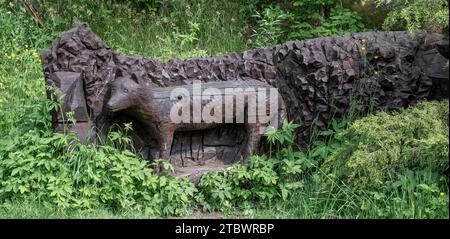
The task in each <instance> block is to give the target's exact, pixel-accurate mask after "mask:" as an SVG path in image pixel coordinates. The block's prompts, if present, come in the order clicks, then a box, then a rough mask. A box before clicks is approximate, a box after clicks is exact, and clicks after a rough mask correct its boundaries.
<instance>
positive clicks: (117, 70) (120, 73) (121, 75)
mask: <svg viewBox="0 0 450 239" xmlns="http://www.w3.org/2000/svg"><path fill="white" fill-rule="evenodd" d="M124 75H125V72H124V71H123V70H122V69H121V68H117V69H116V78H117V77H123V76H124Z"/></svg>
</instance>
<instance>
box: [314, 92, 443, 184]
mask: <svg viewBox="0 0 450 239" xmlns="http://www.w3.org/2000/svg"><path fill="white" fill-rule="evenodd" d="M448 107H449V105H448V101H443V102H421V103H419V104H418V105H417V106H415V107H410V108H408V109H405V110H401V111H400V112H395V113H392V114H389V113H386V112H379V113H376V114H375V115H372V116H369V117H365V118H363V119H360V120H357V121H355V122H354V123H352V124H351V125H350V127H349V128H348V129H346V130H345V131H343V132H342V133H341V134H342V136H343V138H345V139H346V141H345V144H344V146H342V147H340V148H339V149H337V150H336V151H335V152H334V153H333V154H332V156H331V157H330V158H329V159H328V160H327V161H326V162H325V163H324V165H323V166H322V168H323V169H324V170H327V171H329V172H333V173H334V174H335V175H336V176H337V177H339V178H340V179H341V180H343V181H345V182H346V183H348V184H349V185H351V186H352V187H355V188H359V189H367V188H372V189H373V188H376V187H378V186H380V185H383V183H384V182H386V181H389V180H395V179H397V177H398V176H399V175H403V174H404V173H405V172H406V170H413V171H417V170H425V169H429V170H431V171H432V172H435V173H437V174H439V175H442V176H444V175H446V176H447V178H448V150H449V146H448V145H449V134H448V131H449V128H448Z"/></svg>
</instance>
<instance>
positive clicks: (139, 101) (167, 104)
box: [107, 73, 285, 164]
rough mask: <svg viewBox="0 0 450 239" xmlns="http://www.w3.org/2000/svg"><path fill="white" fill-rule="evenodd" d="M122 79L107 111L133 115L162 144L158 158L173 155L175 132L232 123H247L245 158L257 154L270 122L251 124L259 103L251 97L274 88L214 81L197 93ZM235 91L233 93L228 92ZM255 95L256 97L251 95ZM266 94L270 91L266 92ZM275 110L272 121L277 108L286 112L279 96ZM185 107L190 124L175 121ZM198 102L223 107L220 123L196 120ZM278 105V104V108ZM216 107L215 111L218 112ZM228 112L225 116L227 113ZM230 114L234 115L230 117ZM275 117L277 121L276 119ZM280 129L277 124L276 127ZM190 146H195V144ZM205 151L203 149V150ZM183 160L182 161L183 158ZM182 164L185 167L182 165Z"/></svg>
mask: <svg viewBox="0 0 450 239" xmlns="http://www.w3.org/2000/svg"><path fill="white" fill-rule="evenodd" d="M117 75H119V76H120V77H118V78H116V79H115V80H114V81H113V82H112V92H111V97H110V99H109V101H108V103H107V108H108V110H110V111H111V112H125V113H126V114H128V115H131V116H132V117H133V118H135V119H137V120H138V121H140V122H141V123H142V124H143V125H144V127H145V130H146V131H147V132H149V133H150V134H152V135H155V136H156V137H157V142H158V145H159V155H158V158H162V159H170V152H171V151H172V150H171V149H172V144H173V139H174V134H175V132H176V131H198V130H206V129H212V128H214V127H217V126H218V125H222V124H226V122H229V123H241V124H245V131H246V139H247V142H246V143H245V146H244V150H243V153H242V154H241V157H242V158H243V159H245V158H247V157H248V155H250V154H254V153H257V146H258V145H259V143H260V140H261V134H262V131H261V130H262V129H261V127H266V126H268V123H266V122H261V120H260V119H258V118H255V119H256V121H255V122H250V121H249V120H248V117H249V116H250V115H253V114H250V113H249V112H252V111H251V109H255V112H254V113H255V115H256V104H253V103H251V102H252V100H251V99H252V98H254V99H255V102H254V103H256V97H257V94H256V92H257V90H265V91H266V90H267V91H270V89H271V88H272V89H273V87H271V86H270V85H269V84H267V83H264V82H260V81H256V80H251V81H245V82H241V81H236V82H233V83H231V84H230V83H229V82H211V83H205V84H202V85H199V87H201V88H199V89H198V92H197V90H194V89H193V87H194V86H192V85H191V86H189V85H185V86H178V87H150V85H149V84H148V82H146V81H145V80H143V79H142V78H141V77H140V76H138V75H136V74H132V75H131V76H122V73H118V74H117ZM213 88H214V89H215V90H216V94H215V95H212V97H211V98H210V97H206V99H205V95H203V94H204V93H205V90H207V89H210V90H211V89H213ZM180 89H182V90H185V91H186V92H184V93H187V95H184V93H183V95H181V93H180V94H178V93H177V94H175V95H174V94H173V92H174V91H176V90H180ZM227 89H228V90H232V91H233V94H231V93H230V92H227ZM252 93H254V94H252ZM266 94H267V92H266ZM227 96H233V97H234V98H235V102H234V103H233V101H231V102H227V101H226V97H227ZM195 97H201V98H200V99H199V101H198V102H195ZM239 97H241V99H242V100H244V102H238V100H239ZM276 97H277V98H276V102H277V106H276V110H274V111H273V112H270V110H269V111H267V110H266V112H269V113H270V114H269V115H268V116H269V118H273V119H276V120H279V119H278V108H280V109H282V110H284V109H285V106H284V102H283V99H282V98H281V97H279V95H278V94H277V95H276ZM265 100H266V102H264V105H265V106H266V107H270V102H269V101H270V100H271V98H270V97H266V99H265ZM180 103H181V105H182V106H183V108H184V109H183V110H186V109H187V110H189V117H188V122H185V121H182V122H174V120H173V119H172V118H171V115H170V113H171V110H172V108H173V107H175V105H177V104H180ZM196 103H198V106H197V107H199V108H200V109H203V107H205V106H208V105H210V106H211V105H212V106H213V108H214V107H217V108H221V109H222V111H221V114H220V115H219V116H220V119H219V122H206V121H205V120H204V119H202V118H200V120H199V121H195V119H194V118H193V117H195V116H194V114H195V112H193V111H192V110H193V107H195V104H196ZM229 103H231V104H232V106H233V108H232V111H231V110H230V111H228V112H227V111H226V109H225V108H226V105H227V104H228V105H229ZM241 103H242V110H239V109H238V106H237V105H240V104H241ZM278 104H279V105H278ZM217 108H216V109H217ZM226 112H227V113H228V115H226V114H225V113H226ZM230 113H231V114H230ZM239 117H241V119H245V121H241V122H239V120H238V118H239ZM274 117H276V118H274ZM277 126H278V125H277ZM190 147H192V142H191V145H190ZM202 150H204V148H202ZM191 157H192V156H191ZM182 161H183V159H182ZM182 164H184V163H183V162H182Z"/></svg>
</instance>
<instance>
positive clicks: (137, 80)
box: [131, 73, 142, 84]
mask: <svg viewBox="0 0 450 239" xmlns="http://www.w3.org/2000/svg"><path fill="white" fill-rule="evenodd" d="M131 80H133V81H134V82H136V84H139V83H141V81H142V80H141V77H140V76H138V75H137V74H136V73H132V74H131Z"/></svg>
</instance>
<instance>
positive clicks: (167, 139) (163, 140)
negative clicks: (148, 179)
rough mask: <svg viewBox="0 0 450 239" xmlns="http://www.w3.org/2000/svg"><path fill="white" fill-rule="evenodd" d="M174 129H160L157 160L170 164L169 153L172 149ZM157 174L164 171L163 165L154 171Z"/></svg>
mask: <svg viewBox="0 0 450 239" xmlns="http://www.w3.org/2000/svg"><path fill="white" fill-rule="evenodd" d="M174 132H175V129H173V128H171V127H161V128H160V133H159V137H158V138H159V158H160V159H163V160H167V161H169V162H170V151H171V148H172V142H173V135H174ZM156 170H157V171H158V172H162V171H163V170H164V168H163V165H159V167H158V168H157V169H156Z"/></svg>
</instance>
